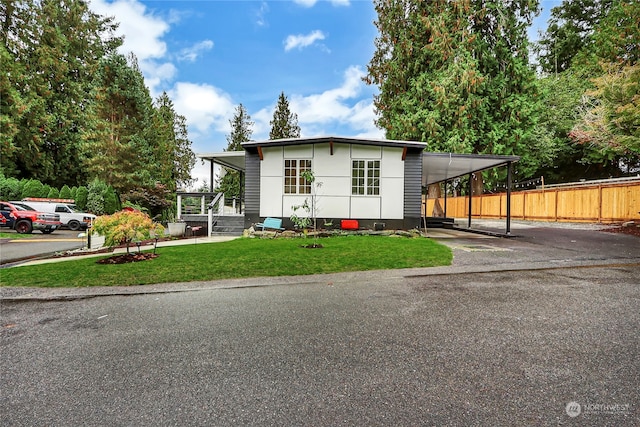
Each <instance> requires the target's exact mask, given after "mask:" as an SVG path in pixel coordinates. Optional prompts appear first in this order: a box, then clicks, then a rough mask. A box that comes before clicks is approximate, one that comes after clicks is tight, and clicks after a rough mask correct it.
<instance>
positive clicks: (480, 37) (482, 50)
mask: <svg viewBox="0 0 640 427" xmlns="http://www.w3.org/2000/svg"><path fill="white" fill-rule="evenodd" d="M375 7H376V11H377V13H378V21H377V22H376V26H377V27H378V30H379V35H378V37H377V39H376V50H375V52H374V55H373V58H372V59H371V61H370V63H369V65H368V76H367V77H366V78H365V81H366V82H367V83H369V84H375V85H377V86H378V87H379V90H380V93H379V95H377V96H376V97H375V99H374V104H375V107H376V109H377V112H378V120H377V124H378V126H380V127H382V128H383V129H385V130H386V135H387V137H388V138H391V139H407V140H416V141H424V142H427V143H428V144H429V149H430V150H433V151H452V152H457V153H484V154H501V155H513V154H515V155H520V156H523V158H522V160H521V162H520V163H519V165H518V168H519V171H520V173H521V174H522V175H527V174H530V173H531V172H532V171H533V170H535V169H536V168H537V165H538V164H539V162H540V156H541V155H543V154H544V149H545V147H544V146H540V145H538V141H536V140H535V139H534V138H533V137H532V136H533V134H532V130H533V126H534V123H535V117H536V115H537V112H538V108H539V106H538V104H537V100H536V96H537V88H536V79H535V73H534V70H533V69H532V67H530V66H529V63H528V53H529V52H528V41H527V33H526V30H527V27H528V26H530V24H531V20H532V18H533V16H534V14H535V13H536V11H537V2H535V1H530V0H516V1H511V2H505V1H501V0H461V1H455V2H451V1H447V0H433V1H429V2H423V1H417V0H398V1H393V2H389V1H385V0H377V1H376V2H375Z"/></svg>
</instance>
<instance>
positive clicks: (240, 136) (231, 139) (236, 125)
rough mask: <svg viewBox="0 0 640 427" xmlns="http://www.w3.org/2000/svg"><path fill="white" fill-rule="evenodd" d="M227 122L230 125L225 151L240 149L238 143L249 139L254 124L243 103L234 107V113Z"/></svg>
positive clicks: (240, 146)
mask: <svg viewBox="0 0 640 427" xmlns="http://www.w3.org/2000/svg"><path fill="white" fill-rule="evenodd" d="M229 124H230V125H231V133H230V134H229V135H227V143H228V145H227V149H226V150H225V151H242V145H240V144H242V143H243V142H247V141H251V135H252V134H253V129H252V127H253V124H254V123H253V122H252V121H251V116H250V115H249V113H247V110H246V109H245V108H244V105H242V104H240V105H238V106H237V107H236V111H235V114H234V116H233V118H232V119H231V120H229Z"/></svg>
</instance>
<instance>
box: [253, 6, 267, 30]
mask: <svg viewBox="0 0 640 427" xmlns="http://www.w3.org/2000/svg"><path fill="white" fill-rule="evenodd" d="M268 12H269V5H268V4H267V2H266V1H263V2H262V3H260V8H259V9H258V10H256V25H258V26H259V27H266V26H267V25H268V22H267V18H266V17H265V15H266V14H267V13H268Z"/></svg>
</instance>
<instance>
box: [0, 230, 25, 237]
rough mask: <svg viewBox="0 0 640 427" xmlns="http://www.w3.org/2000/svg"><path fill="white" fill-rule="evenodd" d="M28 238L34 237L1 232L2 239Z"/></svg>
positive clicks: (12, 232)
mask: <svg viewBox="0 0 640 427" xmlns="http://www.w3.org/2000/svg"><path fill="white" fill-rule="evenodd" d="M28 237H32V236H31V235H30V234H18V233H16V232H15V231H11V232H8V233H7V232H4V231H2V232H0V239H25V238H28Z"/></svg>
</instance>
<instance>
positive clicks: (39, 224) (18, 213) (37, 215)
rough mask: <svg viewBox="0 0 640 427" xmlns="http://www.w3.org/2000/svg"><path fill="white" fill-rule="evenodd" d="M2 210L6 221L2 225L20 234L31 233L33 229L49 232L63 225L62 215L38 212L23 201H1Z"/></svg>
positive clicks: (0, 208)
mask: <svg viewBox="0 0 640 427" xmlns="http://www.w3.org/2000/svg"><path fill="white" fill-rule="evenodd" d="M0 212H1V214H2V216H3V217H4V218H5V221H6V222H5V223H4V224H1V223H0V227H10V228H12V229H14V230H16V232H18V233H20V234H31V233H32V232H33V230H40V231H42V232H43V233H44V234H49V233H53V232H54V231H55V230H57V229H59V228H60V227H61V226H62V223H61V222H60V215H57V214H52V213H47V212H38V211H36V210H35V209H33V208H31V207H29V206H27V205H23V204H22V203H9V202H0ZM11 219H13V220H11Z"/></svg>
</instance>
